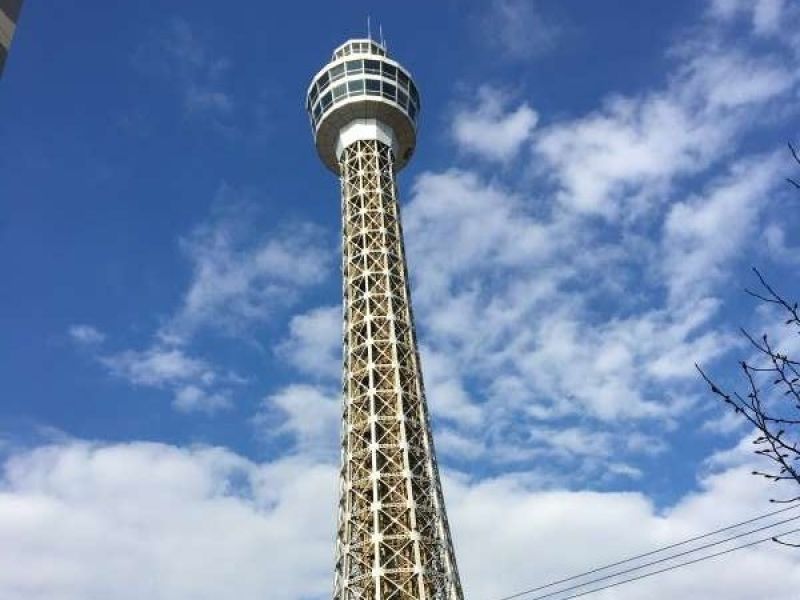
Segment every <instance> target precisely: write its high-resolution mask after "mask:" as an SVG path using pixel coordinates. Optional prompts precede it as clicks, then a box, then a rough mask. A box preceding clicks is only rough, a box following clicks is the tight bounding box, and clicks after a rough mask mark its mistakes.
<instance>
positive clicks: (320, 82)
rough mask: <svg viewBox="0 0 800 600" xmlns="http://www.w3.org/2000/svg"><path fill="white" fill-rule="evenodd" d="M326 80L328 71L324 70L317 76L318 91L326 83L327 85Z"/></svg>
mask: <svg viewBox="0 0 800 600" xmlns="http://www.w3.org/2000/svg"><path fill="white" fill-rule="evenodd" d="M328 81H329V79H328V72H327V71H325V72H324V73H323V74H322V75H320V76H319V79H317V88H319V91H320V92H321V91H322V89H323V88H324V87H325V86H326V85H328Z"/></svg>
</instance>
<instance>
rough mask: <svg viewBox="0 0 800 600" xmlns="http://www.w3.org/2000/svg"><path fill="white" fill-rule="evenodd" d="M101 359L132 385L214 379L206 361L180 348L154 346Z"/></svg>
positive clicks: (207, 381)
mask: <svg viewBox="0 0 800 600" xmlns="http://www.w3.org/2000/svg"><path fill="white" fill-rule="evenodd" d="M102 361H103V363H104V364H105V365H106V366H107V367H108V368H109V369H111V371H112V373H114V374H115V375H117V376H119V377H123V378H125V379H127V380H128V381H130V382H131V383H133V384H135V385H148V386H162V385H166V384H170V383H175V382H180V381H186V380H193V379H194V380H198V381H203V382H204V383H212V382H213V381H214V380H215V379H216V374H215V372H214V370H213V368H212V367H211V366H210V365H209V364H208V363H206V362H205V361H203V360H201V359H198V358H194V357H191V356H188V355H187V354H186V353H185V352H184V351H183V350H182V349H180V348H169V347H159V346H153V347H151V348H148V349H147V350H142V351H137V350H126V351H124V352H120V353H119V354H114V355H110V356H107V357H105V358H103V359H102Z"/></svg>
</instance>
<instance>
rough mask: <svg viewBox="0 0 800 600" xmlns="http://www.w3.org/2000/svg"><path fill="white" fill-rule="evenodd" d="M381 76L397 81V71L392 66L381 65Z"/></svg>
mask: <svg viewBox="0 0 800 600" xmlns="http://www.w3.org/2000/svg"><path fill="white" fill-rule="evenodd" d="M383 74H384V75H386V77H388V78H390V79H397V69H396V68H395V67H394V66H393V65H388V64H386V63H383Z"/></svg>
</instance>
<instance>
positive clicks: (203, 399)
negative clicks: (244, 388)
mask: <svg viewBox="0 0 800 600" xmlns="http://www.w3.org/2000/svg"><path fill="white" fill-rule="evenodd" d="M98 360H99V361H100V362H101V363H102V364H103V365H105V366H106V367H107V368H108V369H109V371H110V372H111V373H112V374H113V375H115V376H117V377H120V378H122V379H125V380H126V381H128V382H129V383H131V384H132V385H135V386H146V387H153V388H157V389H167V390H171V391H172V392H173V394H174V397H173V402H172V405H173V407H174V408H175V409H176V410H178V411H180V412H184V413H192V412H202V413H206V414H213V413H215V412H217V411H218V410H222V409H227V408H230V407H231V406H232V400H231V397H230V390H229V389H228V388H227V385H228V384H232V383H240V381H239V379H238V378H237V377H235V376H231V375H228V374H224V375H223V374H221V373H219V372H218V370H217V369H216V368H215V367H214V366H213V365H211V364H210V363H208V362H207V361H205V360H203V359H200V358H196V357H193V356H190V355H188V354H187V353H186V351H185V349H183V348H181V347H177V346H170V345H165V344H155V345H153V346H151V347H150V348H148V349H146V350H125V351H122V352H118V353H116V354H109V355H105V356H99V357H98Z"/></svg>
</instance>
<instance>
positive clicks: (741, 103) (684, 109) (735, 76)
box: [534, 32, 798, 219]
mask: <svg viewBox="0 0 800 600" xmlns="http://www.w3.org/2000/svg"><path fill="white" fill-rule="evenodd" d="M708 35H709V36H710V37H712V38H713V37H714V34H713V33H711V32H709V33H708ZM677 54H678V56H679V57H680V58H679V64H678V66H677V68H676V71H675V72H674V73H673V74H672V75H671V76H670V78H669V82H668V84H667V86H666V87H665V89H663V90H660V91H654V92H649V93H644V94H640V95H635V96H613V97H610V98H609V99H608V100H606V102H605V105H604V107H603V108H602V109H600V110H597V111H594V112H592V113H590V114H588V115H586V116H583V117H580V118H577V119H574V120H567V121H562V122H558V123H554V124H552V125H550V126H548V127H546V128H544V129H542V130H541V131H540V133H539V135H538V136H537V137H536V139H535V142H534V149H535V152H536V155H537V156H538V159H539V160H541V161H543V165H540V167H541V169H542V172H548V173H551V174H552V176H553V177H554V178H555V180H556V182H557V184H558V185H557V190H556V194H557V196H556V197H557V198H558V200H559V201H560V202H561V203H562V204H563V205H564V206H565V207H567V208H569V209H570V210H574V211H578V212H582V213H589V214H596V215H602V216H605V217H607V218H611V219H619V218H628V219H630V218H632V217H636V216H638V215H641V213H642V212H647V211H648V210H650V209H651V206H652V204H653V202H654V201H656V200H662V201H663V200H664V198H666V197H668V195H669V192H670V191H672V190H673V189H674V186H675V184H676V182H677V181H678V180H680V178H681V177H685V176H687V175H690V174H694V173H697V172H699V171H702V170H703V169H705V168H707V167H708V166H709V165H711V164H712V163H714V162H715V161H718V160H720V159H721V158H724V157H725V156H726V155H727V154H728V152H729V149H730V145H731V143H732V142H733V141H734V140H735V139H737V138H738V137H740V136H741V135H742V133H743V132H745V131H747V130H748V129H750V128H751V127H752V126H753V124H754V123H756V122H758V120H759V117H758V115H764V114H765V111H766V108H767V107H768V106H769V105H770V102H772V101H774V100H776V99H778V98H783V99H785V98H786V95H787V94H788V93H789V92H790V91H791V90H792V89H793V88H795V87H796V84H797V81H798V75H797V74H796V73H794V72H792V71H791V70H789V69H788V68H787V67H786V64H785V62H784V61H783V60H782V57H779V56H776V55H775V54H770V53H766V54H749V53H747V52H745V51H743V50H740V49H737V48H735V47H731V46H729V45H714V44H712V43H709V44H702V43H699V42H698V43H694V44H693V43H689V42H686V43H685V45H684V47H681V48H680V50H679V51H677ZM537 164H538V163H537Z"/></svg>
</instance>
